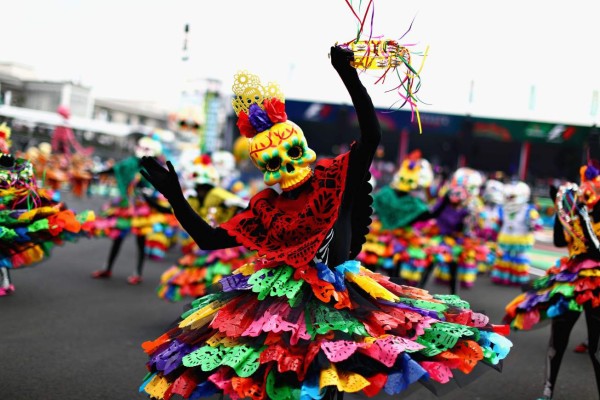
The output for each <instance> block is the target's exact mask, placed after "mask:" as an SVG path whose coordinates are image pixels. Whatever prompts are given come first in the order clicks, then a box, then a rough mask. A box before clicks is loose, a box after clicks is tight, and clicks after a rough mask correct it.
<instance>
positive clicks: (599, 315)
mask: <svg viewBox="0 0 600 400" xmlns="http://www.w3.org/2000/svg"><path fill="white" fill-rule="evenodd" d="M583 310H584V312H585V322H586V324H587V331H588V340H589V345H588V353H589V355H590V358H591V360H592V366H593V367H594V376H595V377H596V386H597V388H598V394H599V396H600V363H599V362H598V357H599V356H600V355H599V354H597V352H598V339H599V338H600V308H599V307H596V308H592V306H591V305H590V303H589V302H587V303H585V305H584V308H583ZM580 314H581V313H580V312H576V311H568V312H566V313H565V314H563V315H561V316H559V317H556V318H553V319H552V326H551V333H550V342H549V343H548V353H547V355H546V383H545V386H544V395H545V396H548V397H552V394H553V390H554V385H555V383H556V378H557V376H558V370H559V369H560V363H561V361H562V358H563V355H564V354H565V350H566V348H567V345H568V344H569V336H570V334H571V330H572V329H573V326H575V322H577V319H578V318H579V315H580Z"/></svg>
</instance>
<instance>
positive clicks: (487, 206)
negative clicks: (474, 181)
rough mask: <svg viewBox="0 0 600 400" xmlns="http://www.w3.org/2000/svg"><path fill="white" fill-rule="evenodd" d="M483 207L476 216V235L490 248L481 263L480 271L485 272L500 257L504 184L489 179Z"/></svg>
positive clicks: (484, 193)
mask: <svg viewBox="0 0 600 400" xmlns="http://www.w3.org/2000/svg"><path fill="white" fill-rule="evenodd" d="M482 198H483V207H482V209H481V211H480V212H479V215H478V216H477V218H476V223H475V232H474V233H475V235H476V236H477V237H478V238H480V239H481V240H483V241H484V242H485V243H486V246H487V247H488V248H489V253H488V257H487V258H486V259H485V260H484V261H482V262H480V263H479V268H478V269H479V272H480V273H485V272H488V271H489V270H490V268H491V267H492V266H493V265H494V264H495V262H496V258H497V257H498V253H499V249H498V243H497V241H498V233H499V232H500V228H501V223H502V217H501V216H502V205H503V204H504V184H503V183H502V182H500V181H498V180H495V179H488V180H487V181H486V182H485V185H484V189H483V196H482Z"/></svg>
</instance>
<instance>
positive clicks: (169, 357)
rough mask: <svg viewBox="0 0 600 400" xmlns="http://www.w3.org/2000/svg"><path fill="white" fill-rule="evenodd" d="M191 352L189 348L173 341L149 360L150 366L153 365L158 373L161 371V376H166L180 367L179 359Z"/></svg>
mask: <svg viewBox="0 0 600 400" xmlns="http://www.w3.org/2000/svg"><path fill="white" fill-rule="evenodd" d="M191 352H192V347H191V346H189V345H187V344H185V343H181V342H179V341H178V340H173V341H172V342H171V345H170V346H169V347H167V348H166V349H164V350H163V351H161V352H159V353H156V354H155V355H154V356H153V357H152V358H151V359H150V365H154V367H155V368H156V369H157V370H158V371H162V373H163V375H168V374H170V373H171V372H173V371H174V370H175V369H176V368H177V367H178V366H180V365H181V359H182V358H183V357H184V356H185V355H186V354H189V353H191Z"/></svg>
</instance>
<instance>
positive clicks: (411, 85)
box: [340, 0, 429, 133]
mask: <svg viewBox="0 0 600 400" xmlns="http://www.w3.org/2000/svg"><path fill="white" fill-rule="evenodd" d="M346 4H347V5H348V7H350V10H351V11H352V13H353V14H354V16H355V18H356V19H357V21H358V32H357V34H356V37H355V38H354V39H352V40H349V41H347V42H345V43H342V44H341V45H340V46H341V47H343V48H346V49H349V50H351V51H352V52H353V53H354V62H353V63H352V66H353V67H354V68H356V69H359V70H363V71H367V70H383V73H382V74H381V76H380V77H379V78H378V79H377V80H376V82H375V84H378V83H381V84H384V83H385V80H386V78H387V77H388V76H389V75H395V76H396V77H397V79H398V81H399V83H398V84H397V85H395V86H394V87H392V88H391V89H388V90H386V92H396V93H397V94H398V96H400V100H398V101H397V102H396V103H398V102H400V105H399V106H397V107H396V108H398V109H400V108H402V107H404V105H406V104H408V105H409V106H410V109H411V121H414V119H415V116H416V119H417V123H418V125H419V133H423V129H422V126H421V118H420V116H419V109H418V107H417V103H418V102H420V100H419V99H418V97H417V95H416V94H417V92H418V91H419V89H420V87H421V76H420V74H421V70H422V69H423V65H424V63H425V59H426V58H427V53H428V51H429V47H427V48H426V49H425V52H424V53H422V54H420V55H422V56H423V60H422V62H421V66H420V67H419V68H415V67H413V63H412V55H417V54H418V53H417V52H411V51H410V50H409V47H411V46H414V44H401V43H400V40H402V39H403V38H404V36H406V34H407V33H408V32H409V31H410V29H411V28H412V23H411V25H410V27H409V28H408V30H407V31H406V32H405V33H404V35H402V36H401V37H400V38H399V39H397V40H396V39H390V38H385V37H384V36H381V35H378V36H375V35H373V21H374V16H375V4H374V0H370V1H369V2H368V3H367V6H366V9H365V12H364V13H363V15H362V17H360V16H359V12H360V8H361V7H360V6H361V5H362V1H361V2H360V4H359V10H358V12H357V10H356V9H355V8H354V7H353V5H352V3H351V1H349V0H346ZM367 19H370V30H369V33H368V34H365V23H366V21H367ZM396 103H394V105H393V106H395V104H396Z"/></svg>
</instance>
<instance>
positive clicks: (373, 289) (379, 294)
mask: <svg viewBox="0 0 600 400" xmlns="http://www.w3.org/2000/svg"><path fill="white" fill-rule="evenodd" d="M360 269H361V272H363V271H364V270H365V268H364V267H362V266H361V267H360ZM346 279H348V280H349V281H351V282H354V283H356V284H357V285H358V286H359V287H360V288H361V289H363V290H364V291H365V292H367V293H369V294H370V295H371V296H373V297H374V298H376V299H383V300H388V301H397V300H400V298H399V297H398V296H396V295H395V294H393V293H392V292H390V291H389V290H387V289H386V288H384V287H383V286H381V285H380V284H379V283H377V281H375V280H374V279H373V278H371V277H369V276H367V275H363V274H362V273H359V274H353V273H352V272H346Z"/></svg>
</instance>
